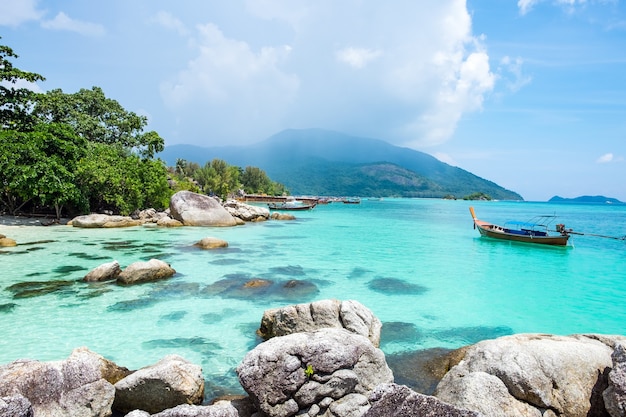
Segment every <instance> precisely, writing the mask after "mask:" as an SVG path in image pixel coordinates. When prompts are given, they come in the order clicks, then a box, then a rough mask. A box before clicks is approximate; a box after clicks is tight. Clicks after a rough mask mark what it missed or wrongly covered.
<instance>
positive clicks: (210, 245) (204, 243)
mask: <svg viewBox="0 0 626 417" xmlns="http://www.w3.org/2000/svg"><path fill="white" fill-rule="evenodd" d="M194 246H197V247H199V248H201V249H216V248H227V247H228V242H226V241H225V240H222V239H218V238H215V237H205V238H204V239H202V240H200V241H199V242H196V243H194Z"/></svg>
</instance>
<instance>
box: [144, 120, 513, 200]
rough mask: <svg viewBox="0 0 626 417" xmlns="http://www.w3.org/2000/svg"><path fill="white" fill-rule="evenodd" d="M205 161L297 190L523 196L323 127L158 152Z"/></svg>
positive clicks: (426, 158)
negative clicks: (252, 171)
mask: <svg viewBox="0 0 626 417" xmlns="http://www.w3.org/2000/svg"><path fill="white" fill-rule="evenodd" d="M157 156H158V157H160V158H161V159H163V160H164V161H165V162H166V163H167V164H168V165H169V166H174V165H175V164H176V160H177V159H185V160H187V161H190V162H196V163H199V164H200V165H204V164H205V163H206V162H208V161H211V160H213V159H215V158H219V159H223V160H224V161H226V162H227V163H229V164H231V165H237V166H240V167H246V166H256V167H259V168H261V169H262V170H264V171H265V172H266V173H267V175H268V176H269V177H270V178H271V179H272V180H273V181H277V182H280V183H282V184H284V185H285V186H286V187H287V188H288V189H289V190H290V191H291V193H292V194H295V195H338V196H341V195H359V196H401V197H444V196H446V195H453V196H455V197H457V198H462V197H464V196H467V195H469V194H472V193H478V192H482V193H485V194H488V195H489V196H491V197H492V198H494V199H499V200H522V197H521V196H520V195H519V194H517V193H515V192H513V191H509V190H507V189H505V188H503V187H501V186H499V185H497V184H495V183H493V182H491V181H488V180H486V179H483V178H480V177H478V176H476V175H474V174H472V173H470V172H468V171H465V170H463V169H461V168H458V167H453V166H451V165H448V164H446V163H444V162H441V161H439V160H438V159H436V158H434V157H433V156H431V155H428V154H426V153H423V152H419V151H416V150H413V149H409V148H402V147H398V146H394V145H391V144H389V143H387V142H385V141H382V140H379V139H371V138H361V137H354V136H350V135H346V134H343V133H339V132H332V131H328V130H322V129H302V130H296V129H289V130H284V131H282V132H280V133H277V134H275V135H273V136H271V137H269V138H267V139H266V140H264V141H261V142H258V143H256V144H253V145H248V146H223V147H211V148H208V147H199V146H192V145H172V146H168V147H166V148H165V150H164V151H163V152H161V153H160V154H158V155H157Z"/></svg>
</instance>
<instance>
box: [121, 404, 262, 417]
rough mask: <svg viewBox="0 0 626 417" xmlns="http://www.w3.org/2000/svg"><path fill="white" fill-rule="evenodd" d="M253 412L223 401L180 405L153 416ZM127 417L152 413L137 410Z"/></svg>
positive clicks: (224, 416) (227, 416)
mask: <svg viewBox="0 0 626 417" xmlns="http://www.w3.org/2000/svg"><path fill="white" fill-rule="evenodd" d="M250 415H251V414H241V413H240V412H239V411H238V410H237V408H235V407H234V406H233V405H232V404H231V403H230V402H227V401H222V402H219V403H217V404H214V405H206V406H201V405H179V406H177V407H174V408H170V409H168V410H164V411H162V412H160V413H157V414H152V417H246V416H250ZM125 417H150V413H147V412H145V411H140V410H136V411H133V412H131V413H129V414H126V416H125Z"/></svg>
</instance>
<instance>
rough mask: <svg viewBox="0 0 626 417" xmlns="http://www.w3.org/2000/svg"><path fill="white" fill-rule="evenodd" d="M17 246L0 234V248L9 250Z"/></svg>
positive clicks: (14, 242) (13, 241)
mask: <svg viewBox="0 0 626 417" xmlns="http://www.w3.org/2000/svg"><path fill="white" fill-rule="evenodd" d="M13 246H17V242H16V241H15V240H13V239H11V238H9V237H6V236H5V235H3V234H0V247H5V248H10V247H13Z"/></svg>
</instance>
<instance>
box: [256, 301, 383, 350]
mask: <svg viewBox="0 0 626 417" xmlns="http://www.w3.org/2000/svg"><path fill="white" fill-rule="evenodd" d="M326 327H335V328H345V329H346V330H349V331H350V332H352V333H356V334H359V335H361V336H365V337H367V338H368V339H369V340H370V341H371V342H372V344H373V345H374V346H375V347H378V346H379V345H380V330H381V328H382V324H381V322H380V320H379V319H378V318H377V317H376V316H374V314H373V313H372V312H371V311H370V310H369V309H368V308H367V307H365V306H364V305H363V304H361V303H359V302H358V301H354V300H347V301H339V300H321V301H315V302H313V303H306V304H296V305H291V306H287V307H282V308H275V309H271V310H266V311H265V312H264V313H263V318H262V319H261V327H260V328H259V330H258V332H257V333H258V334H259V335H260V336H261V337H263V338H264V339H269V338H272V337H275V336H284V335H287V334H292V333H297V332H308V331H313V330H317V329H323V328H326Z"/></svg>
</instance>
